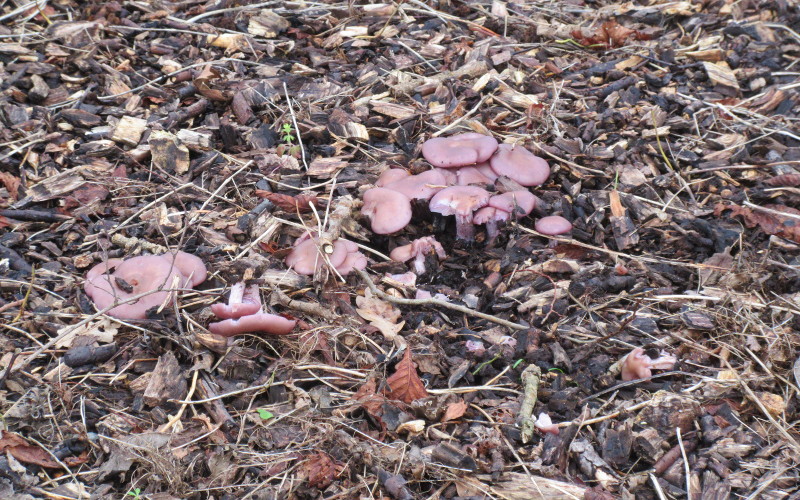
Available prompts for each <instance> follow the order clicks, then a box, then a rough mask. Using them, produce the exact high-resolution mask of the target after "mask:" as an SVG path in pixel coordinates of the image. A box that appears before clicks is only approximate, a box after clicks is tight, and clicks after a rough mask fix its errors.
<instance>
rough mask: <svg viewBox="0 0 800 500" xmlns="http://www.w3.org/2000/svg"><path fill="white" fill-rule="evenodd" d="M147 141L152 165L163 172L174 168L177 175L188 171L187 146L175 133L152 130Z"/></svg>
mask: <svg viewBox="0 0 800 500" xmlns="http://www.w3.org/2000/svg"><path fill="white" fill-rule="evenodd" d="M147 143H148V144H149V145H150V158H151V160H150V161H151V162H152V164H153V166H154V167H156V168H158V169H161V170H163V171H165V172H170V171H172V170H173V168H174V172H175V174H177V175H182V174H185V173H186V172H188V171H189V148H187V147H186V146H184V145H183V144H181V142H180V140H179V139H178V138H177V137H176V136H175V135H173V134H171V133H169V132H166V131H164V130H154V131H153V132H152V133H151V134H150V137H149V138H148V139H147Z"/></svg>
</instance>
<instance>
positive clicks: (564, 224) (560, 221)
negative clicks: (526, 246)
mask: <svg viewBox="0 0 800 500" xmlns="http://www.w3.org/2000/svg"><path fill="white" fill-rule="evenodd" d="M534 228H535V229H536V230H537V231H539V232H540V233H542V234H549V235H556V234H564V233H568V232H570V231H572V223H571V222H570V221H568V220H567V219H565V218H563V217H561V216H560V215H548V216H547V217H542V218H541V219H539V220H537V221H536V225H534Z"/></svg>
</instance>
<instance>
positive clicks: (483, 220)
mask: <svg viewBox="0 0 800 500" xmlns="http://www.w3.org/2000/svg"><path fill="white" fill-rule="evenodd" d="M510 217H511V212H506V211H505V210H500V209H499V208H494V207H483V208H481V209H480V210H478V211H477V212H475V215H474V216H473V217H472V222H474V223H475V224H486V236H488V237H489V239H490V240H493V239H495V238H497V235H498V234H500V229H498V224H499V223H500V222H505V221H507V220H508V219H509V218H510Z"/></svg>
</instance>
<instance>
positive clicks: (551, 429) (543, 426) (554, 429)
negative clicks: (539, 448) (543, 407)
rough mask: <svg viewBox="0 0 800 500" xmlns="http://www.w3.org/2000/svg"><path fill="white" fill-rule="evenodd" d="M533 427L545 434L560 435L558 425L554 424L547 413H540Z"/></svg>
mask: <svg viewBox="0 0 800 500" xmlns="http://www.w3.org/2000/svg"><path fill="white" fill-rule="evenodd" d="M533 426H534V427H536V428H537V429H539V431H541V432H542V433H544V434H558V424H554V423H553V420H552V419H551V418H550V415H548V414H547V413H540V414H539V418H537V419H536V421H535V422H534V423H533Z"/></svg>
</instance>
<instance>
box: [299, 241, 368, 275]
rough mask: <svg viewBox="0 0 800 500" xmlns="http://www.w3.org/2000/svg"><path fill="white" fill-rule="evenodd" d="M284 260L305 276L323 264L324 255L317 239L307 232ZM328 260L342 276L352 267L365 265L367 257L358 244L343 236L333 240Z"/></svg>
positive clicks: (362, 267) (363, 266) (356, 267)
mask: <svg viewBox="0 0 800 500" xmlns="http://www.w3.org/2000/svg"><path fill="white" fill-rule="evenodd" d="M284 262H285V263H286V265H287V266H288V267H289V268H291V269H294V270H295V272H296V273H297V274H304V275H307V276H310V275H312V274H314V273H315V272H316V270H317V269H319V268H321V267H322V266H323V265H325V257H324V255H323V254H322V251H321V250H320V243H319V239H318V238H317V237H313V238H312V237H311V235H310V234H309V233H305V234H304V235H303V236H301V237H300V238H298V239H297V241H296V242H295V247H294V248H293V249H292V251H291V252H290V253H289V255H287V256H286V260H285V261H284ZM328 262H330V264H331V266H333V267H334V268H335V269H336V271H337V272H339V274H341V275H342V276H345V275H347V274H349V273H350V272H351V271H352V270H353V269H364V268H365V267H367V258H366V257H364V255H363V254H361V252H359V251H358V245H356V244H355V243H353V242H352V241H349V240H345V239H344V238H339V239H338V240H336V241H334V242H333V252H332V253H331V254H330V255H328Z"/></svg>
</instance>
